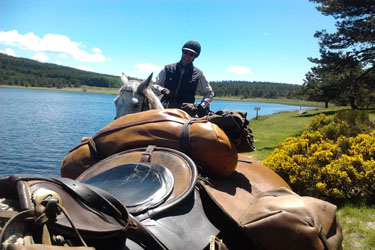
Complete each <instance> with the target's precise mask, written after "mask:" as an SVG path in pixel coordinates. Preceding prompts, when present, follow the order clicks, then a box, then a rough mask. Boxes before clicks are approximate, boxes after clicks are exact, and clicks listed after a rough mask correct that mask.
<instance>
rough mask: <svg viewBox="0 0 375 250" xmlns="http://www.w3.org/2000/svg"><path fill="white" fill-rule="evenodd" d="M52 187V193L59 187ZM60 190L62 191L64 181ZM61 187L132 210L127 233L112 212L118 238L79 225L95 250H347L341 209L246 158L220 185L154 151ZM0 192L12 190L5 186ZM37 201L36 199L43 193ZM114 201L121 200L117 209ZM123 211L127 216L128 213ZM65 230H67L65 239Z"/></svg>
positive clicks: (189, 164)
mask: <svg viewBox="0 0 375 250" xmlns="http://www.w3.org/2000/svg"><path fill="white" fill-rule="evenodd" d="M13 179H14V178H13ZM29 181H31V182H32V183H34V182H35V180H31V179H30V180H28V181H26V182H29ZM38 181H39V180H37V183H38ZM13 183H14V181H13ZM20 183H21V182H20ZM47 183H48V185H49V186H48V188H49V189H51V187H50V186H51V183H49V182H48V181H47ZM52 183H53V185H56V180H53V181H52ZM57 183H58V185H61V186H62V187H63V188H64V187H65V186H68V187H69V188H70V189H73V190H76V189H75V185H77V186H81V185H83V186H87V185H88V186H87V187H89V188H90V189H91V190H94V192H96V193H99V194H100V195H101V196H103V197H109V198H108V200H109V201H110V203H112V204H117V203H120V204H125V205H126V206H127V207H126V211H128V216H125V221H127V222H128V224H127V225H129V226H128V227H127V228H126V229H124V230H122V233H119V232H118V231H117V229H118V228H119V227H121V226H122V225H123V224H121V223H120V224H118V221H117V220H116V219H115V218H117V217H116V216H114V215H116V213H111V212H107V216H106V217H105V218H106V220H105V221H106V223H107V224H108V223H109V224H111V225H110V226H111V228H112V229H113V228H115V229H114V230H108V229H106V228H107V227H106V226H105V227H104V228H103V227H102V225H100V226H99V225H98V224H94V223H92V221H89V222H88V223H89V224H88V225H86V226H87V227H88V226H90V225H91V227H92V228H91V231H89V232H88V231H87V229H86V228H85V227H84V226H83V225H82V224H80V223H78V222H76V223H75V224H77V225H79V226H77V228H78V231H79V232H80V233H81V234H82V236H83V237H84V238H85V239H86V240H87V241H89V244H88V245H89V246H95V247H96V248H98V249H100V247H102V248H103V249H104V248H105V247H107V249H108V246H109V245H106V243H103V245H104V247H103V245H100V244H99V245H97V244H98V240H97V241H95V240H93V241H90V236H92V235H93V234H95V237H97V239H99V237H100V238H101V239H102V240H99V242H101V241H103V242H108V241H106V239H111V240H114V239H117V240H115V242H117V243H118V242H120V244H113V243H112V246H113V247H111V249H208V248H210V249H226V247H229V249H280V250H281V249H288V250H289V249H292V250H293V249H296V250H297V249H311V250H318V249H329V250H331V249H341V243H342V229H341V226H340V224H339V223H338V222H337V220H336V217H335V212H336V206H334V205H333V204H330V203H328V202H325V201H322V200H318V199H315V198H312V197H301V196H299V195H297V194H295V193H293V192H292V191H291V190H290V187H289V186H288V185H287V184H286V183H285V181H283V180H282V179H281V178H280V177H279V176H278V175H277V174H276V173H274V172H273V171H272V170H270V169H268V168H267V167H265V166H263V165H261V164H259V163H257V162H251V158H250V157H246V156H241V155H239V162H238V164H237V166H236V170H235V171H234V173H233V174H232V175H230V176H229V177H227V178H218V177H214V176H211V175H207V173H205V172H204V171H201V169H200V168H199V166H196V165H195V163H194V162H193V161H192V160H191V159H190V157H188V156H187V155H185V154H183V153H181V152H179V151H177V150H174V149H170V148H163V147H155V146H148V147H144V148H136V149H131V150H127V151H124V152H120V153H117V154H114V155H112V156H110V157H108V158H106V159H104V160H102V161H100V162H98V163H97V164H95V165H93V166H92V167H90V168H89V169H87V170H86V171H85V172H83V173H82V174H81V175H80V176H79V177H78V178H77V179H76V180H75V181H72V180H69V181H66V183H63V184H61V180H60V182H57ZM34 185H37V184H34ZM34 185H31V186H32V187H33V186H34ZM8 186H9V185H8ZM13 186H14V184H13ZM26 186H30V185H29V184H27V185H26ZM36 187H37V186H36ZM0 188H1V190H4V189H3V188H2V186H1V181H0ZM33 188H35V187H33ZM99 190H101V191H99ZM57 193H58V192H57ZM75 193H78V194H79V195H78V197H77V196H74V197H76V199H78V203H79V205H83V207H84V208H85V209H90V210H91V209H93V210H94V211H96V212H97V213H98V212H99V214H101V213H104V212H103V209H98V208H96V207H97V205H93V203H94V204H95V203H96V202H92V201H91V203H90V202H84V201H82V200H81V198H80V197H81V196H82V192H81V191H78V190H76V192H75ZM84 193H86V192H84ZM108 193H110V194H111V195H108ZM26 194H27V193H26ZM31 194H34V196H35V192H34V193H33V192H32V193H31ZM61 195H62V196H64V195H63V194H61ZM71 195H72V194H71ZM85 196H86V197H88V198H87V199H88V200H90V199H91V198H90V197H89V196H87V195H85ZM94 196H95V194H94ZM20 197H21V198H20V201H21V200H22V199H25V200H29V198H27V195H26V196H25V194H24V195H21V196H20ZM25 197H26V198H25ZM32 197H33V196H32ZM110 197H116V198H115V201H112V200H113V199H112V198H110ZM34 199H35V198H34ZM106 199H107V198H106ZM94 200H96V199H94ZM73 203H74V202H73ZM97 203H98V204H103V203H102V202H97ZM20 204H22V202H20ZM64 204H66V205H64ZM69 204H70V203H66V202H63V205H64V206H66V207H67V210H70V209H71V208H70V205H69ZM115 207H118V208H119V210H120V211H124V209H123V208H121V205H118V204H117V205H116V206H115ZM73 209H74V208H73ZM26 211H27V210H26ZM71 211H72V210H71ZM74 211H75V210H74ZM126 211H124V214H126ZM79 214H81V216H83V214H82V213H80V212H79ZM108 216H109V217H108ZM126 218H128V219H126ZM62 222H63V220H62V219H61V220H57V222H56V223H55V224H54V225H53V226H50V228H51V231H52V232H53V233H54V232H59V233H61V232H64V233H65V235H66V237H68V238H69V239H73V240H76V241H77V237H75V236H74V233H72V230H70V231H69V232H70V234H67V233H66V232H65V231H64V230H66V229H69V228H71V227H69V225H68V224H67V223H65V224H63V223H62ZM103 225H105V224H103ZM61 227H63V228H65V229H64V230H63V231H57V230H58V229H59V228H60V230H61ZM95 228H96V230H99V232H97V231H95V230H94V229H95ZM104 229H105V230H104ZM103 230H104V231H105V232H104V233H103V232H102V231H103ZM85 232H86V233H85ZM108 232H110V233H108ZM92 233H93V234H92ZM124 238H125V240H124ZM270 239H272V241H271V240H270ZM121 247H122V248H121ZM215 247H216V248H215Z"/></svg>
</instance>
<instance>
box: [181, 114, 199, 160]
mask: <svg viewBox="0 0 375 250" xmlns="http://www.w3.org/2000/svg"><path fill="white" fill-rule="evenodd" d="M194 120H196V118H193V117H192V118H190V119H189V120H187V121H186V122H185V123H184V125H183V126H182V128H181V133H180V147H181V151H182V152H184V153H185V154H187V155H188V156H191V146H190V124H191V123H192V122H193V121H194Z"/></svg>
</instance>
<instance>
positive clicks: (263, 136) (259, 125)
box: [250, 108, 375, 250]
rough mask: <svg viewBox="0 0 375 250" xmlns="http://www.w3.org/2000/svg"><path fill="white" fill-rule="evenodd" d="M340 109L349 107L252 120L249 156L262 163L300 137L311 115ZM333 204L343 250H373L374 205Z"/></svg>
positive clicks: (330, 112)
mask: <svg viewBox="0 0 375 250" xmlns="http://www.w3.org/2000/svg"><path fill="white" fill-rule="evenodd" d="M343 109H349V108H331V109H319V110H309V111H308V112H307V113H306V114H302V115H299V114H298V112H286V113H279V114H274V115H269V116H260V117H258V119H253V120H251V121H250V128H251V129H252V131H253V134H254V139H255V146H256V148H257V150H256V151H255V152H252V153H250V155H251V156H252V157H253V158H255V159H257V160H260V161H262V160H263V159H264V158H266V157H267V156H268V155H270V154H271V153H272V151H273V150H274V149H275V148H276V147H277V146H278V145H279V143H280V142H282V141H284V140H285V139H286V138H287V137H290V136H298V135H300V134H301V133H302V132H303V130H304V129H305V128H306V126H307V124H308V123H309V122H310V121H311V120H312V118H313V117H314V116H315V115H318V114H319V113H324V114H333V113H334V112H336V111H338V110H343ZM370 120H372V121H375V112H374V111H371V112H370ZM337 205H338V212H337V217H338V219H339V221H340V223H341V224H342V227H343V232H344V243H343V247H344V249H345V250H357V249H375V206H374V205H368V204H366V203H364V202H358V201H349V202H348V203H347V204H337Z"/></svg>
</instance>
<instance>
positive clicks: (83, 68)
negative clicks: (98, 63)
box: [77, 65, 94, 71]
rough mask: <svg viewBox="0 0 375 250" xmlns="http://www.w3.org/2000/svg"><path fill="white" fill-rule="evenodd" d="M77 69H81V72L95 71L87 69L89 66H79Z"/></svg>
mask: <svg viewBox="0 0 375 250" xmlns="http://www.w3.org/2000/svg"><path fill="white" fill-rule="evenodd" d="M77 69H80V70H86V71H94V70H93V69H92V68H90V67H87V66H85V65H79V66H78V67H77Z"/></svg>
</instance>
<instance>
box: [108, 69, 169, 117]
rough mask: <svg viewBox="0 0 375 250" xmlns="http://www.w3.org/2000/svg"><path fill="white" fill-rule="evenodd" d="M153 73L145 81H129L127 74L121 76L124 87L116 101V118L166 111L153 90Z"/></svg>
mask: <svg viewBox="0 0 375 250" xmlns="http://www.w3.org/2000/svg"><path fill="white" fill-rule="evenodd" d="M151 79H152V73H151V75H150V76H149V77H148V78H147V79H146V80H144V81H137V80H131V81H129V79H128V77H127V76H126V74H125V73H122V75H121V81H122V84H123V85H122V86H121V88H120V90H119V93H118V96H117V97H116V98H115V99H114V103H115V106H116V118H118V117H121V116H124V115H127V114H132V113H137V112H141V111H145V110H150V109H164V107H163V105H162V104H161V102H160V100H159V98H158V97H157V96H156V95H155V93H154V92H153V91H152V89H151V85H152V81H151Z"/></svg>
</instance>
